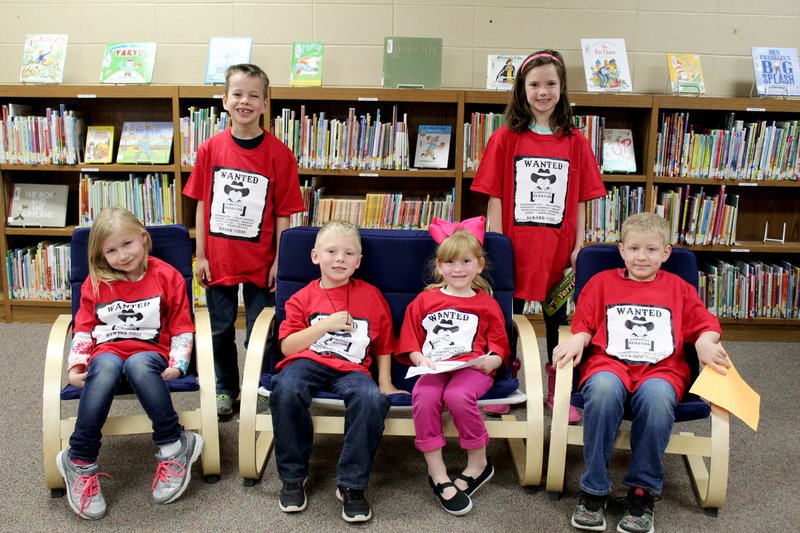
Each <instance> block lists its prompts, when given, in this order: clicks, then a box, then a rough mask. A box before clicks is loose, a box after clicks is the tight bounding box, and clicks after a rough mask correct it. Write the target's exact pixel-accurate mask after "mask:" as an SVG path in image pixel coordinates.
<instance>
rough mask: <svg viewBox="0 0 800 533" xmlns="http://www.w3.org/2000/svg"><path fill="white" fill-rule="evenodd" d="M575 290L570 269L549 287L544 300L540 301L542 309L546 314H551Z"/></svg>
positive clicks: (573, 274)
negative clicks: (555, 283) (562, 277)
mask: <svg viewBox="0 0 800 533" xmlns="http://www.w3.org/2000/svg"><path fill="white" fill-rule="evenodd" d="M574 292H575V272H573V271H572V269H569V271H568V272H567V273H566V274H565V275H564V279H562V280H561V281H560V282H559V283H558V285H556V286H555V287H553V288H552V289H550V292H548V293H547V296H546V297H545V299H544V301H543V302H542V311H544V312H545V313H547V316H553V313H555V312H556V311H558V310H559V309H561V306H562V305H564V304H565V303H567V300H569V299H570V298H571V297H572V293H574Z"/></svg>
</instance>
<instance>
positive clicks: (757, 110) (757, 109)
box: [745, 107, 767, 113]
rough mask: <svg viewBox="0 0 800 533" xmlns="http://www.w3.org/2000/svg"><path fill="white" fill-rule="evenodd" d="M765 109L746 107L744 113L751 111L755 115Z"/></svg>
mask: <svg viewBox="0 0 800 533" xmlns="http://www.w3.org/2000/svg"><path fill="white" fill-rule="evenodd" d="M766 110H767V108H766V107H748V108H747V109H746V110H745V111H753V112H755V113H763V112H764V111H766Z"/></svg>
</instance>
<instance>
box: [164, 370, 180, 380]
mask: <svg viewBox="0 0 800 533" xmlns="http://www.w3.org/2000/svg"><path fill="white" fill-rule="evenodd" d="M179 377H181V371H180V370H179V369H177V368H174V367H173V368H168V369H166V370H164V371H163V372H162V373H161V378H162V379H178V378H179Z"/></svg>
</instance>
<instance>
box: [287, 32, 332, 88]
mask: <svg viewBox="0 0 800 533" xmlns="http://www.w3.org/2000/svg"><path fill="white" fill-rule="evenodd" d="M324 51H325V45H324V44H323V43H307V42H295V43H292V70H291V72H290V73H289V85H292V86H295V87H320V86H322V55H323V52H324Z"/></svg>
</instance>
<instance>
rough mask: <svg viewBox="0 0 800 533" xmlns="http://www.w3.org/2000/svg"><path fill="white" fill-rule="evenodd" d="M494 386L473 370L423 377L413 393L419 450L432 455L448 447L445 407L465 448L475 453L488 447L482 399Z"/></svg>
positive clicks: (413, 408)
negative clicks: (443, 426) (435, 451)
mask: <svg viewBox="0 0 800 533" xmlns="http://www.w3.org/2000/svg"><path fill="white" fill-rule="evenodd" d="M493 382H494V380H493V378H492V377H491V376H488V375H486V374H484V373H483V372H479V371H477V370H475V369H472V368H463V369H461V370H456V371H454V372H445V373H443V374H425V375H423V376H421V377H420V378H419V380H418V381H417V384H416V385H414V390H413V392H412V393H411V405H412V412H413V414H414V429H415V430H416V433H417V436H416V438H415V439H414V445H415V446H416V447H417V449H418V450H419V451H421V452H430V451H433V450H438V449H439V448H443V447H444V445H445V438H444V431H443V430H442V411H443V408H444V407H445V406H446V407H447V410H448V411H450V414H451V415H452V416H453V423H454V424H455V426H456V429H457V430H458V442H459V445H460V446H461V448H463V449H465V450H475V449H478V448H483V447H484V446H486V445H487V444H488V443H489V433H488V432H487V431H486V425H485V424H484V423H483V415H482V414H481V410H480V408H479V407H478V398H480V397H481V396H483V395H484V394H486V391H488V390H489V389H490V388H492V383H493Z"/></svg>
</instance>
